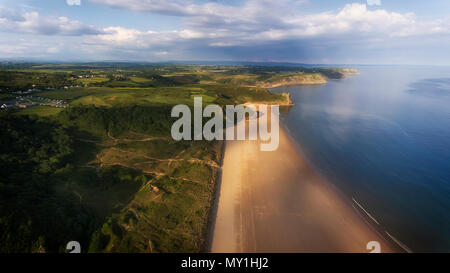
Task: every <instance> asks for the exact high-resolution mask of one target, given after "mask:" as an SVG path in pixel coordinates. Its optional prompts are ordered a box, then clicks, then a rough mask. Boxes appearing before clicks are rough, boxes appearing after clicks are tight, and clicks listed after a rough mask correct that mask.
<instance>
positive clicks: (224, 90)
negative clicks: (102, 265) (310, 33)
mask: <svg viewBox="0 0 450 273" xmlns="http://www.w3.org/2000/svg"><path fill="white" fill-rule="evenodd" d="M8 67H9V68H8ZM8 67H4V68H2V70H1V71H0V89H2V90H1V92H0V100H2V101H4V102H5V103H6V102H7V103H11V100H12V101H14V100H16V97H18V96H27V97H28V96H30V100H31V99H33V100H34V101H37V102H40V101H45V100H47V101H48V99H52V100H55V99H57V100H62V101H63V103H62V104H60V105H63V106H64V107H66V108H62V107H52V106H51V105H50V106H44V105H37V106H33V105H30V106H28V107H27V108H25V109H22V108H18V107H11V108H8V109H2V110H1V111H0V125H1V126H2V130H1V131H0V134H1V136H0V137H1V140H2V142H1V143H0V157H1V159H2V160H1V161H0V162H1V163H0V236H2V237H1V238H0V241H1V242H2V244H1V245H0V252H64V251H66V250H65V245H66V244H67V242H69V241H73V240H76V241H79V242H80V243H81V245H82V251H85V252H86V251H89V252H199V251H202V250H204V247H205V244H206V241H205V240H206V239H205V238H206V233H207V227H208V219H209V214H210V207H211V203H212V201H213V192H214V189H215V182H216V181H217V176H218V173H219V172H218V170H219V168H220V159H221V156H222V155H221V153H222V145H223V143H222V142H220V141H213V142H208V141H179V142H176V141H174V140H173V139H172V138H171V136H170V128H171V125H172V123H173V121H174V119H173V118H171V117H170V112H171V109H172V107H173V106H174V105H176V104H187V105H189V106H193V98H194V97H197V96H201V97H202V98H203V103H204V105H206V104H210V103H215V104H219V105H222V106H223V105H228V104H240V103H246V102H260V103H277V104H289V102H290V101H289V99H290V98H289V96H288V95H287V94H272V93H271V92H269V91H268V90H267V89H266V88H263V87H268V85H272V86H273V85H274V84H278V83H280V82H282V83H286V84H289V82H292V81H296V83H298V82H300V81H302V83H307V82H309V81H319V80H320V81H321V80H323V79H324V78H325V77H339V76H341V75H342V76H343V74H341V72H342V71H340V70H327V69H325V70H320V71H312V70H310V69H303V68H297V69H294V70H295V71H291V70H292V69H293V68H280V67H271V68H267V67H266V68H265V67H239V66H229V67H224V66H189V65H137V64H136V65H126V64H86V65H82V64H79V65H76V64H73V65H62V64H58V65H51V64H41V65H38V64H20V65H13V64H11V65H10V66H8ZM350 72H351V71H349V73H350ZM325 75H326V76H325ZM291 79H294V80H291ZM47 87H51V88H54V89H52V90H47V91H40V92H37V91H33V93H27V94H26V95H25V94H23V93H12V92H13V91H25V90H28V89H29V88H40V89H46V88H47ZM34 92H36V93H34ZM33 96H35V97H33ZM43 99H45V100H43ZM17 100H18V101H19V102H20V103H22V104H23V101H20V99H17ZM53 105H56V104H53Z"/></svg>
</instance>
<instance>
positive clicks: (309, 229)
mask: <svg viewBox="0 0 450 273" xmlns="http://www.w3.org/2000/svg"><path fill="white" fill-rule="evenodd" d="M259 147H260V145H259V141H227V143H226V149H225V157H224V163H223V169H222V182H221V187H220V197H219V201H218V202H219V203H218V210H217V216H216V222H215V228H214V233H213V236H212V237H213V238H212V246H211V251H212V252H369V251H368V250H367V249H366V245H367V243H368V242H369V241H378V242H380V244H381V251H382V252H392V251H393V248H392V247H391V245H390V243H388V242H387V241H385V240H384V239H383V238H382V237H381V236H380V235H378V233H377V232H376V231H375V230H374V229H372V228H371V227H370V225H369V224H368V223H367V222H366V221H365V220H364V219H363V217H361V216H360V215H359V214H358V212H357V210H356V209H355V208H353V207H352V205H351V203H350V202H348V201H346V200H344V199H343V198H342V196H341V195H340V194H338V193H337V191H336V190H335V189H334V188H333V187H331V186H330V184H328V182H326V181H323V180H322V179H321V178H320V177H319V176H318V175H316V174H315V173H314V171H313V170H312V169H311V168H310V167H309V166H308V165H307V163H306V162H305V160H304V159H303V158H302V157H301V156H300V155H299V154H298V152H297V151H296V149H295V147H294V145H293V144H292V142H291V141H290V139H289V138H288V136H287V134H286V132H285V131H284V130H282V128H280V144H279V147H278V150H276V151H273V152H262V151H260V149H259Z"/></svg>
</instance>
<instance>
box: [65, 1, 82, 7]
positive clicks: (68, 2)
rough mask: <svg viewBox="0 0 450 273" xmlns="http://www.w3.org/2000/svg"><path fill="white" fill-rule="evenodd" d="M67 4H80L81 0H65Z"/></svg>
mask: <svg viewBox="0 0 450 273" xmlns="http://www.w3.org/2000/svg"><path fill="white" fill-rule="evenodd" d="M66 3H67V5H69V6H81V0H66Z"/></svg>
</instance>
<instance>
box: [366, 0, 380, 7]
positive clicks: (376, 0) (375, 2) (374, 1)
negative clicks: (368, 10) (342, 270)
mask: <svg viewBox="0 0 450 273" xmlns="http://www.w3.org/2000/svg"><path fill="white" fill-rule="evenodd" d="M367 5H369V6H381V0H367Z"/></svg>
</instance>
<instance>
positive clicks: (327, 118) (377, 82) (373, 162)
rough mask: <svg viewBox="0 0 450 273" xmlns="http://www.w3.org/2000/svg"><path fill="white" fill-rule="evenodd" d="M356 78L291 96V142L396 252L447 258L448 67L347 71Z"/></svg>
mask: <svg viewBox="0 0 450 273" xmlns="http://www.w3.org/2000/svg"><path fill="white" fill-rule="evenodd" d="M352 67H354V68H357V69H358V70H359V71H360V74H358V75H351V76H348V77H345V78H343V79H338V80H328V83H327V84H324V85H293V86H284V87H277V88H273V89H271V91H272V92H289V93H290V94H291V96H292V99H293V102H294V103H295V105H294V106H292V107H290V108H289V109H288V110H284V111H281V120H282V124H283V126H284V127H286V128H287V130H288V132H289V134H290V136H291V137H292V139H293V140H294V141H295V142H296V144H297V146H298V147H299V152H300V153H301V154H302V155H303V156H304V157H305V159H306V160H307V161H308V163H309V164H310V166H311V167H312V168H313V169H315V170H316V171H317V173H318V174H319V175H321V176H323V177H325V178H326V179H327V180H328V181H329V182H330V183H332V184H333V185H334V186H335V187H336V188H337V189H338V190H339V191H340V192H341V193H342V194H343V195H345V196H346V198H347V199H348V200H349V201H350V202H353V203H354V207H355V208H357V209H358V210H360V211H362V212H363V213H364V214H366V215H367V216H369V217H370V219H371V220H370V221H371V222H372V223H371V224H373V225H374V226H375V227H376V229H377V230H378V231H379V232H380V233H382V234H383V236H385V237H386V238H388V239H390V240H391V241H394V242H395V243H396V244H397V245H398V246H399V248H401V249H403V250H405V251H412V252H450V67H440V66H375V65H373V66H369V65H359V66H352Z"/></svg>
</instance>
